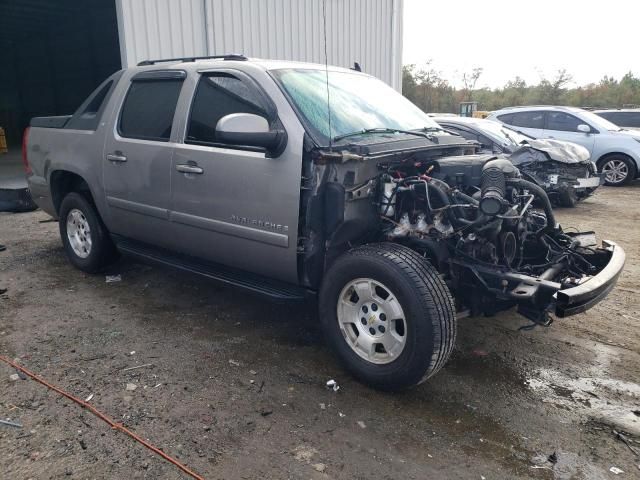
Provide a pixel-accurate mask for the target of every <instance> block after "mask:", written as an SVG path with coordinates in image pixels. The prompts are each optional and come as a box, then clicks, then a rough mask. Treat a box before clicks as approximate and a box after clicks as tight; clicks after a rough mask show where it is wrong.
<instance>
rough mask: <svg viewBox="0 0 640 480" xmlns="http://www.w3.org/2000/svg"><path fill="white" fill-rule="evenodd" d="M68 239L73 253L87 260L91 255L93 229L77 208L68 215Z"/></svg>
mask: <svg viewBox="0 0 640 480" xmlns="http://www.w3.org/2000/svg"><path fill="white" fill-rule="evenodd" d="M67 239H69V245H71V249H72V250H73V253H75V254H76V255H77V256H78V257H80V258H87V257H88V256H89V254H90V253H91V228H89V221H88V220H87V217H85V215H84V213H82V212H81V211H80V210H78V209H77V208H74V209H72V210H71V211H70V212H69V214H68V215H67Z"/></svg>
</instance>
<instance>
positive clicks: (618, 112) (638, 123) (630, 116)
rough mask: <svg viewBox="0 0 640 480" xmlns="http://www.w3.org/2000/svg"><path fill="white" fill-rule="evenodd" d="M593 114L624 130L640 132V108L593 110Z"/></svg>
mask: <svg viewBox="0 0 640 480" xmlns="http://www.w3.org/2000/svg"><path fill="white" fill-rule="evenodd" d="M593 113H595V114H596V115H599V116H601V117H602V118H605V119H607V120H609V121H610V122H611V123H615V124H616V125H618V126H619V127H622V128H630V129H632V130H640V108H618V109H608V110H593Z"/></svg>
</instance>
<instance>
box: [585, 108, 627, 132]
mask: <svg viewBox="0 0 640 480" xmlns="http://www.w3.org/2000/svg"><path fill="white" fill-rule="evenodd" d="M580 116H581V117H583V119H584V120H586V121H588V122H589V123H590V124H591V125H593V126H595V127H596V128H599V129H602V130H609V131H612V132H618V131H620V130H622V129H621V128H620V127H619V126H618V125H616V124H615V123H611V122H610V121H609V120H607V119H605V118H602V117H601V116H600V115H596V114H595V113H592V112H589V111H588V110H582V111H580Z"/></svg>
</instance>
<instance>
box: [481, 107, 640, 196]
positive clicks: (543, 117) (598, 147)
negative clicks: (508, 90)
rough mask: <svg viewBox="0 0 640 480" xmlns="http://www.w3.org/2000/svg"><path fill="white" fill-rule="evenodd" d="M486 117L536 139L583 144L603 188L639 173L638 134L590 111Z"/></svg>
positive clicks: (543, 110)
mask: <svg viewBox="0 0 640 480" xmlns="http://www.w3.org/2000/svg"><path fill="white" fill-rule="evenodd" d="M487 118H488V119H490V120H497V121H499V122H501V123H504V124H506V125H511V126H513V127H514V128H516V129H517V130H518V131H520V132H522V133H525V134H527V135H531V136H532V137H535V138H551V139H557V140H565V141H568V142H573V143H577V144H579V145H582V146H583V147H585V148H586V149H587V150H588V151H589V153H590V154H591V159H592V160H593V161H595V162H596V165H597V166H598V170H600V171H601V172H602V173H603V174H604V176H605V178H604V180H605V184H606V185H613V186H620V185H624V184H626V183H629V182H630V181H632V180H633V179H635V178H637V176H638V172H639V171H640V168H638V167H639V166H640V132H636V131H632V130H624V129H622V128H620V127H619V126H617V125H615V124H614V123H611V122H610V121H609V120H606V119H605V118H603V117H600V116H598V115H596V114H595V113H593V112H589V111H587V110H583V109H581V108H575V107H555V106H530V107H510V108H503V109H502V110H497V111H495V112H492V113H491V115H489V116H488V117H487Z"/></svg>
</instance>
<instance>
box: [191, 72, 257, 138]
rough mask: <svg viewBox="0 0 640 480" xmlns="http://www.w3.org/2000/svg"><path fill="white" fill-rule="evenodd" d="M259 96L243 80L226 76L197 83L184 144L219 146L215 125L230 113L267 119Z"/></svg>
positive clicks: (222, 74)
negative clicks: (248, 114) (250, 114)
mask: <svg viewBox="0 0 640 480" xmlns="http://www.w3.org/2000/svg"><path fill="white" fill-rule="evenodd" d="M267 112H268V106H267V101H266V99H265V98H264V95H263V94H262V92H260V91H259V90H258V89H257V88H256V87H255V86H254V85H252V84H251V83H250V82H249V81H247V80H245V79H240V78H238V77H235V76H233V75H230V74H227V73H217V74H212V75H205V76H203V77H202V78H201V79H200V82H199V83H198V87H197V89H196V93H195V96H194V98H193V104H192V106H191V115H190V116H189V124H188V127H187V137H186V139H185V142H186V143H196V144H205V145H210V144H220V142H219V141H218V139H217V138H216V125H217V124H218V121H219V120H220V119H221V118H222V117H224V116H226V115H230V114H232V113H252V114H254V115H259V116H261V117H265V118H268V117H269V114H268V113H267Z"/></svg>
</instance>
